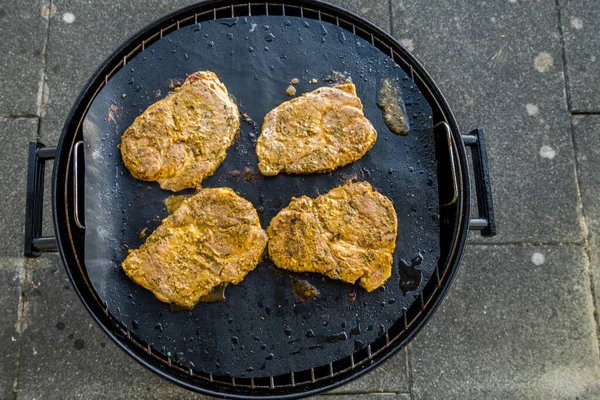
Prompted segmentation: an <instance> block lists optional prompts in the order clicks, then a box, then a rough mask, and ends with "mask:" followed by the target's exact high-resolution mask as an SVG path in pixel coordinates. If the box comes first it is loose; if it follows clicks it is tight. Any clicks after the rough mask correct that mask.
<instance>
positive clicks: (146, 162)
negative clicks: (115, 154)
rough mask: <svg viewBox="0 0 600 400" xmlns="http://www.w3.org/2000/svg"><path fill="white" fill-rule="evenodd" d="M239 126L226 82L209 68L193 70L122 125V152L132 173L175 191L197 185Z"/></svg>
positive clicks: (216, 163)
mask: <svg viewBox="0 0 600 400" xmlns="http://www.w3.org/2000/svg"><path fill="white" fill-rule="evenodd" d="M239 127H240V121H239V115H238V108H237V106H236V105H235V103H234V102H233V101H231V99H230V98H229V94H228V93H227V89H226V88H225V85H223V83H221V81H220V80H219V78H218V77H217V75H215V74H214V73H213V72H211V71H201V72H195V73H193V74H191V75H189V76H188V77H187V79H186V80H185V82H184V83H183V85H182V86H181V87H178V88H176V89H175V90H174V91H173V92H172V93H170V94H169V95H168V96H167V97H166V98H164V99H162V100H160V101H158V102H156V103H154V104H152V105H151V106H150V107H148V109H146V111H144V113H143V114H142V115H140V116H139V117H137V118H136V120H135V121H134V122H133V124H132V125H131V126H130V127H129V128H127V130H126V131H125V133H124V134H123V137H122V138H121V144H120V149H121V157H122V158H123V162H124V163H125V167H127V169H128V170H129V172H131V175H133V177H134V178H136V179H139V180H142V181H157V182H158V183H159V184H160V187H161V188H163V189H167V190H172V191H174V192H176V191H179V190H182V189H187V188H198V187H199V186H200V183H201V182H202V181H203V180H204V179H205V178H207V177H209V176H211V175H212V174H213V172H214V171H215V170H216V169H217V167H218V166H219V164H221V162H222V161H223V160H224V159H225V156H226V151H227V149H228V148H229V146H231V144H232V143H233V139H234V137H235V135H236V133H237V131H238V129H239Z"/></svg>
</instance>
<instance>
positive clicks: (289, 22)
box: [283, 19, 292, 26]
mask: <svg viewBox="0 0 600 400" xmlns="http://www.w3.org/2000/svg"><path fill="white" fill-rule="evenodd" d="M283 24H284V25H285V26H290V25H292V21H290V20H289V19H286V20H285V22H284V23H283Z"/></svg>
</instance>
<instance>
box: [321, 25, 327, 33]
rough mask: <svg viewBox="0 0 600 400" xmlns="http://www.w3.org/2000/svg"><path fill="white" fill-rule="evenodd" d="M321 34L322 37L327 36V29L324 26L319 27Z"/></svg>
mask: <svg viewBox="0 0 600 400" xmlns="http://www.w3.org/2000/svg"><path fill="white" fill-rule="evenodd" d="M321 33H322V34H323V35H327V33H328V32H327V28H325V25H321Z"/></svg>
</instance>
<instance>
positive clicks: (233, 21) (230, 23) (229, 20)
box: [219, 17, 240, 28]
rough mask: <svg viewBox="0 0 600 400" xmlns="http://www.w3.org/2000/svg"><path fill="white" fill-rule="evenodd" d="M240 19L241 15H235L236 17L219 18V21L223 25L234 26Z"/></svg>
mask: <svg viewBox="0 0 600 400" xmlns="http://www.w3.org/2000/svg"><path fill="white" fill-rule="evenodd" d="M239 20H240V18H239V17H235V18H223V19H221V20H219V23H220V24H221V25H227V26H228V27H230V28H231V27H232V26H234V25H236V24H237V23H238V21H239Z"/></svg>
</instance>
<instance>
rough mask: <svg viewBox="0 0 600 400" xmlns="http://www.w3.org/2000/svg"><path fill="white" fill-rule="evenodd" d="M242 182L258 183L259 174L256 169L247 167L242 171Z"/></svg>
mask: <svg viewBox="0 0 600 400" xmlns="http://www.w3.org/2000/svg"><path fill="white" fill-rule="evenodd" d="M242 180H243V181H244V182H246V183H256V182H258V172H257V171H256V170H255V169H254V167H252V166H250V165H246V166H245V167H244V169H243V170H242Z"/></svg>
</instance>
